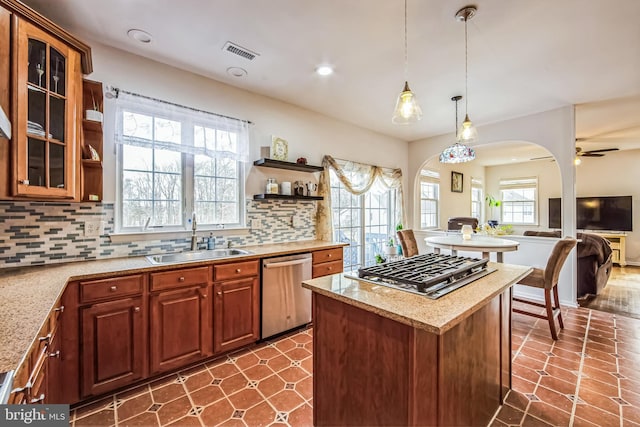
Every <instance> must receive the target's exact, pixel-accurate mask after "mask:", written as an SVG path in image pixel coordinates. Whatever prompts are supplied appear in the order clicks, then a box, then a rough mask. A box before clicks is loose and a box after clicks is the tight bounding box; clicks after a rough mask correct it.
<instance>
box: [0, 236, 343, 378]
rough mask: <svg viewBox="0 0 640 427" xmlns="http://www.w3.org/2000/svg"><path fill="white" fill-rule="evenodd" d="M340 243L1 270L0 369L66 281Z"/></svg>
mask: <svg viewBox="0 0 640 427" xmlns="http://www.w3.org/2000/svg"><path fill="white" fill-rule="evenodd" d="M343 246H347V244H346V243H338V242H327V241H322V240H307V241H299V242H292V243H269V244H264V245H255V246H244V247H242V248H241V249H244V250H248V251H250V252H251V253H250V254H246V255H237V256H232V257H227V258H218V259H208V260H198V261H189V262H181V263H172V264H164V265H154V264H151V263H150V262H149V261H148V260H147V259H146V258H145V256H139V257H128V258H111V259H96V260H89V261H74V262H69V263H61V264H53V265H35V266H25V267H11V268H6V269H1V270H0V349H2V350H1V351H0V372H4V371H10V370H15V369H17V368H18V367H19V366H20V365H21V364H22V363H23V360H24V357H26V355H27V352H28V350H29V348H31V345H32V344H33V342H34V340H35V339H36V335H37V333H38V331H39V330H40V329H41V328H42V326H43V324H44V322H45V320H46V319H47V316H48V315H49V313H50V312H51V310H52V309H53V308H54V305H55V304H56V302H57V301H58V300H59V299H60V297H61V296H62V293H63V292H64V290H65V288H66V286H67V284H68V283H69V282H71V281H76V280H93V279H101V278H106V277H117V276H124V275H128V274H135V273H149V272H159V271H167V270H175V269H179V268H191V267H198V266H203V265H215V264H222V263H229V262H239V261H247V260H254V259H262V258H269V257H272V256H281V255H289V254H296V253H303V252H308V251H317V250H323V249H334V248H339V247H343ZM43 267H46V268H43Z"/></svg>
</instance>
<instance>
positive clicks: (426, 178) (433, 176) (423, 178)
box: [418, 169, 440, 230]
mask: <svg viewBox="0 0 640 427" xmlns="http://www.w3.org/2000/svg"><path fill="white" fill-rule="evenodd" d="M423 182H426V183H430V184H437V185H438V198H437V199H435V202H436V225H435V226H433V227H422V183H423ZM428 200H432V199H428ZM418 224H420V227H418V228H419V229H420V230H437V229H438V228H439V224H440V173H439V172H436V171H432V170H429V169H423V170H421V171H420V182H419V183H418Z"/></svg>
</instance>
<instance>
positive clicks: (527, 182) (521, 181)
mask: <svg viewBox="0 0 640 427" xmlns="http://www.w3.org/2000/svg"><path fill="white" fill-rule="evenodd" d="M498 188H499V191H500V195H501V197H500V198H501V199H502V203H501V204H500V223H503V224H507V225H514V226H520V225H539V223H540V220H539V218H540V208H539V204H540V200H539V197H538V195H539V191H538V177H537V176H529V177H521V178H503V179H500V182H499V187H498ZM520 188H533V189H534V193H533V194H534V196H533V198H534V201H533V222H503V218H504V215H503V209H504V205H505V201H504V198H503V197H502V191H503V190H511V189H520ZM506 203H510V202H506Z"/></svg>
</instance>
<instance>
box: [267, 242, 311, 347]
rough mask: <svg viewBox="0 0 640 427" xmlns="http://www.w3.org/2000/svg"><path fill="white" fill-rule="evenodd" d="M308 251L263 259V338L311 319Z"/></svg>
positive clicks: (309, 260) (309, 259)
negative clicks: (304, 284)
mask: <svg viewBox="0 0 640 427" xmlns="http://www.w3.org/2000/svg"><path fill="white" fill-rule="evenodd" d="M306 279H311V254H299V255H289V256H283V257H276V258H267V259H264V260H263V261H262V338H268V337H270V336H273V335H276V334H279V333H280V332H284V331H287V330H289V329H293V328H295V327H297V326H301V325H304V324H306V323H309V322H311V291H310V290H308V289H305V288H303V287H302V281H303V280H306Z"/></svg>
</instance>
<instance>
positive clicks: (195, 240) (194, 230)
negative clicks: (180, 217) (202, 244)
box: [191, 212, 198, 251]
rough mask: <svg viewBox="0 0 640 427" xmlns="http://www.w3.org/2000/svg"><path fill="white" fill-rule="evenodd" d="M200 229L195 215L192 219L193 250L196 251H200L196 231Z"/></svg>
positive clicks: (194, 214)
mask: <svg viewBox="0 0 640 427" xmlns="http://www.w3.org/2000/svg"><path fill="white" fill-rule="evenodd" d="M197 229H198V225H197V223H196V213H195V212H194V213H193V217H192V218H191V250H192V251H195V250H196V249H198V236H196V230H197Z"/></svg>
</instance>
